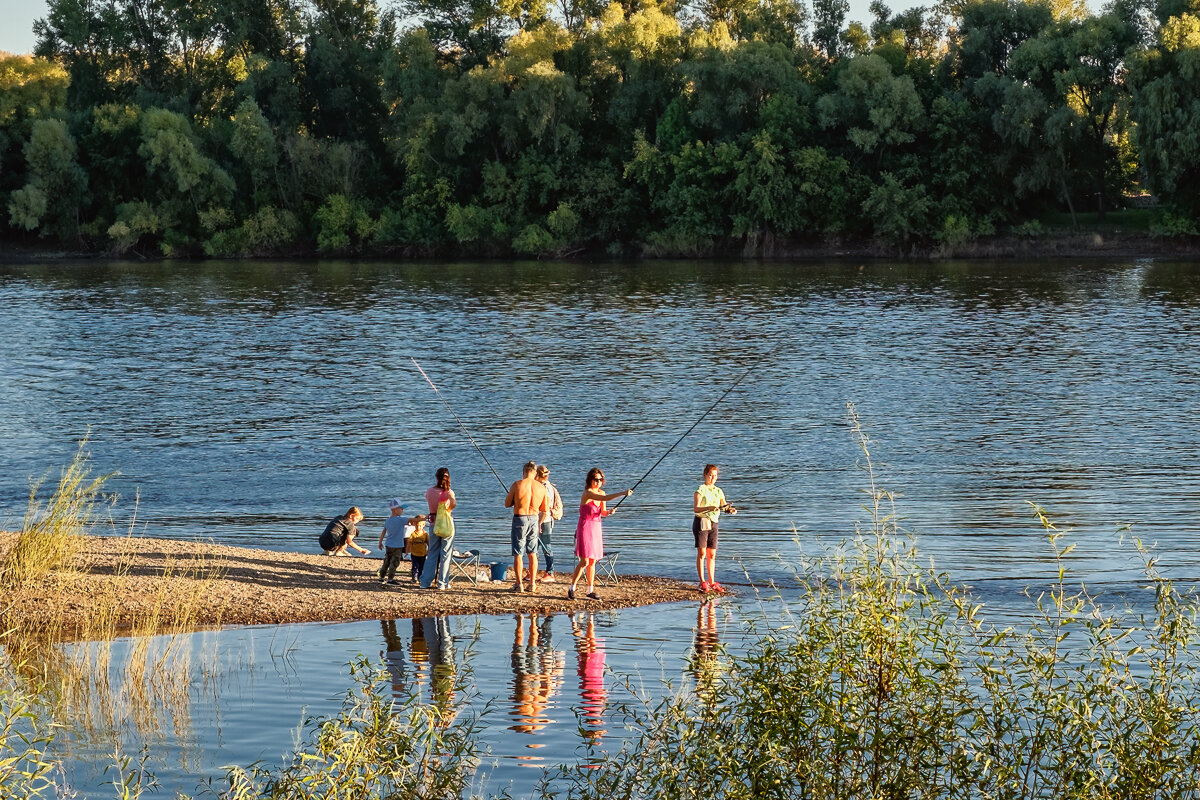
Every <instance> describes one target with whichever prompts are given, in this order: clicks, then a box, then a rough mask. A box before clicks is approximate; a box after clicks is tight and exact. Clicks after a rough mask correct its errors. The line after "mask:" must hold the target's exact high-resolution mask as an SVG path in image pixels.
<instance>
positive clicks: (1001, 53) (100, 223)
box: [0, 0, 1200, 256]
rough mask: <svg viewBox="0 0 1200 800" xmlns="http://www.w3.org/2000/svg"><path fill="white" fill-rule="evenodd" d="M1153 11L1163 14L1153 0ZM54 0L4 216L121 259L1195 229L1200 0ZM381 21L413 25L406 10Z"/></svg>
mask: <svg viewBox="0 0 1200 800" xmlns="http://www.w3.org/2000/svg"><path fill="white" fill-rule="evenodd" d="M1151 5H1153V4H1151ZM1153 11H1154V12H1155V13H1154V14H1149V13H1147V6H1146V5H1145V4H1142V3H1135V2H1129V1H1128V0H1112V2H1111V4H1110V5H1107V6H1105V7H1103V8H1098V9H1096V10H1095V11H1089V10H1087V9H1086V8H1085V7H1084V6H1083V5H1082V4H1080V3H1073V2H1067V0H1018V2H1010V1H1009V0H966V1H965V2H961V3H951V4H939V5H937V6H930V7H921V8H915V9H910V10H907V11H904V12H900V13H893V12H892V11H891V10H890V9H889V8H888V7H887V6H886V5H885V4H884V3H883V2H881V1H880V2H875V3H873V4H872V6H871V14H872V20H871V21H870V23H869V25H864V24H861V23H858V22H848V21H847V19H846V14H847V4H846V3H845V2H842V0H813V2H812V4H811V7H810V6H809V5H806V4H805V3H804V0H728V2H708V1H707V0H706V2H702V3H698V4H690V5H685V4H677V3H675V2H674V0H661V2H660V0H649V1H644V0H614V1H613V2H611V3H607V4H605V3H604V2H601V0H569V2H563V3H559V4H555V5H554V6H553V7H551V5H550V4H548V3H547V2H546V0H523V2H520V3H507V2H503V3H502V2H497V0H403V2H402V3H401V5H400V6H399V8H398V10H397V9H389V10H381V9H380V8H379V7H378V6H377V4H376V2H375V0H318V2H313V3H305V2H300V0H194V2H188V3H183V4H181V3H172V2H165V1H164V0H150V1H149V2H141V0H139V1H138V2H134V1H133V0H114V2H112V3H105V4H101V3H93V2H85V1H81V0H50V2H49V4H48V10H47V16H46V17H45V18H44V19H43V20H41V21H39V22H38V23H37V26H36V28H37V33H38V36H39V44H38V50H37V52H38V57H36V58H30V57H22V56H6V55H3V54H0V237H3V238H7V239H9V240H21V239H23V238H24V239H31V238H33V237H46V238H49V239H51V240H54V241H58V242H63V243H67V244H69V245H72V246H77V247H84V248H88V249H91V250H95V251H98V252H109V253H113V254H124V253H136V254H142V255H199V254H207V255H210V256H253V255H267V254H273V253H307V252H313V251H315V252H320V253H342V254H359V253H399V254H411V255H430V254H440V253H445V254H469V255H502V254H522V255H528V256H561V255H566V254H573V253H577V252H586V251H591V252H598V251H608V252H631V253H632V252H645V253H649V254H663V255H668V254H687V255H691V254H694V255H702V254H711V253H726V252H746V253H769V252H771V251H773V250H775V249H778V248H779V247H780V246H781V244H783V243H799V244H801V245H802V244H803V243H804V242H826V241H829V240H836V239H842V238H847V237H852V238H856V239H873V240H875V241H878V242H880V243H883V244H885V245H887V246H890V247H894V248H900V249H904V248H910V247H912V246H914V245H917V246H922V247H931V246H936V247H939V248H941V249H943V250H945V251H952V250H953V249H954V248H956V247H960V246H962V245H964V244H967V243H969V242H970V241H973V240H974V239H975V238H977V237H979V236H987V235H990V234H992V233H993V232H996V231H1003V230H1007V229H1009V228H1010V227H1019V226H1022V225H1025V224H1028V223H1029V222H1030V221H1032V220H1036V219H1038V218H1039V217H1040V216H1041V215H1043V214H1045V213H1046V212H1047V211H1048V210H1058V209H1062V210H1065V211H1069V212H1070V213H1071V214H1072V215H1074V214H1076V213H1077V212H1080V211H1092V212H1095V211H1098V212H1100V213H1101V214H1103V213H1104V212H1105V211H1107V210H1108V209H1109V208H1114V207H1117V206H1118V205H1119V203H1120V201H1121V197H1122V195H1123V193H1125V192H1126V191H1128V190H1129V189H1130V188H1131V187H1132V186H1134V185H1135V184H1140V185H1141V188H1142V189H1149V190H1151V191H1153V192H1155V193H1157V194H1158V195H1159V197H1160V198H1161V200H1162V201H1164V202H1165V203H1167V204H1168V205H1169V207H1170V209H1171V213H1172V214H1173V216H1172V219H1173V220H1181V221H1182V222H1181V223H1173V224H1172V226H1171V230H1172V231H1174V230H1186V229H1189V227H1188V226H1194V225H1195V222H1196V220H1197V219H1198V218H1200V189H1198V188H1197V187H1198V186H1200V180H1197V179H1196V178H1197V175H1196V174H1195V173H1196V170H1197V166H1196V165H1197V164H1200V134H1197V131H1200V88H1198V87H1200V82H1198V81H1197V80H1196V79H1195V77H1196V74H1197V69H1198V67H1200V15H1198V9H1197V7H1196V2H1195V0H1158V3H1157V5H1156V6H1154V8H1153ZM398 20H404V21H405V23H406V25H407V27H405V28H404V29H403V30H401V29H400V27H399V26H398Z"/></svg>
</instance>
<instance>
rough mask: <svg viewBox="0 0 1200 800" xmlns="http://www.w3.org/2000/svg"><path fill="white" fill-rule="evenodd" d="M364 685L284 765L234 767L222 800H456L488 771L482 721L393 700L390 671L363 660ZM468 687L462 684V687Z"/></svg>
mask: <svg viewBox="0 0 1200 800" xmlns="http://www.w3.org/2000/svg"><path fill="white" fill-rule="evenodd" d="M350 671H351V675H352V676H353V677H354V679H355V681H356V683H357V686H356V687H355V689H353V690H351V691H350V692H349V693H348V694H347V696H346V700H345V702H344V703H343V705H342V709H341V711H340V712H339V713H338V714H335V715H333V716H331V717H328V718H324V719H318V720H315V721H313V722H312V723H311V724H310V730H309V737H308V738H307V739H306V740H305V741H304V742H303V743H302V744H301V745H300V746H299V747H298V748H297V750H296V752H295V754H294V755H293V756H292V757H291V759H290V760H288V761H287V763H285V764H284V765H283V766H281V767H278V768H264V767H261V766H253V767H250V768H247V769H242V768H233V769H230V770H229V771H228V773H227V780H226V785H225V786H224V787H223V788H214V793H216V794H217V795H218V796H219V797H220V798H222V800H267V799H268V798H269V800H285V798H286V799H287V800H300V798H303V799H304V800H375V799H378V800H383V799H384V798H414V799H416V798H420V799H421V800H451V799H452V798H461V797H464V796H466V795H468V794H469V793H470V792H471V790H472V788H473V786H474V780H475V777H476V774H477V770H478V769H479V766H480V754H481V747H480V744H479V739H478V717H477V716H475V715H473V714H472V715H467V716H466V717H465V718H459V719H455V720H454V721H449V722H448V721H447V720H446V718H445V714H444V712H443V710H442V709H441V708H439V706H438V704H437V703H436V702H434V703H425V702H423V701H422V698H420V697H419V696H418V695H416V694H412V695H409V697H408V698H407V699H406V700H402V701H399V702H397V701H394V700H393V699H392V697H391V691H392V686H391V676H390V674H389V673H388V672H387V670H386V669H383V668H381V667H380V666H379V665H374V664H371V663H369V662H368V661H366V660H365V659H360V660H358V661H356V662H355V663H354V664H352V665H351V670H350ZM458 688H459V689H460V690H461V689H462V686H461V684H460V685H459V687H458Z"/></svg>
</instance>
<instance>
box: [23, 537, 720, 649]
mask: <svg viewBox="0 0 1200 800" xmlns="http://www.w3.org/2000/svg"><path fill="white" fill-rule="evenodd" d="M12 536H13V535H12V534H6V535H4V536H3V537H2V538H5V539H9V541H11V537H12ZM8 543H9V542H3V544H0V550H4V549H7V547H5V546H4V545H7V544H8ZM572 560H573V559H572ZM380 564H381V562H380V560H379V558H378V557H377V555H376V554H372V556H366V557H363V556H348V557H337V558H334V557H329V556H325V555H321V554H308V553H281V552H276V551H273V550H257V549H251V548H243V547H233V546H229V545H220V544H213V543H211V542H196V541H182V540H176V539H154V538H144V537H134V538H128V537H95V536H89V537H85V538H84V539H82V541H81V544H80V547H79V548H78V550H77V552H76V554H75V557H74V560H73V562H72V563H71V565H70V568H69V569H67V570H62V571H58V572H55V573H53V574H51V575H50V576H48V577H47V578H45V579H43V580H40V581H37V582H35V583H33V584H31V585H29V586H27V587H24V588H22V589H20V590H18V592H17V593H16V594H11V593H10V595H9V596H8V597H7V598H5V600H6V602H5V603H4V605H6V606H8V608H9V609H10V612H9V613H15V614H17V615H19V616H22V617H26V618H27V619H26V622H35V623H36V621H37V616H38V615H39V613H43V612H41V609H46V610H47V611H46V612H45V613H50V609H53V612H52V613H55V614H59V615H61V620H60V621H61V626H62V628H63V629H76V630H82V629H85V628H86V627H87V624H86V623H87V619H88V616H89V615H92V614H95V613H100V612H98V611H97V609H100V608H103V609H104V611H103V613H106V614H114V613H115V615H116V617H117V622H118V624H119V625H121V626H128V627H130V628H135V627H137V626H138V625H139V623H141V622H142V621H144V620H145V619H146V618H147V616H148V615H153V616H155V617H157V618H162V619H163V620H164V623H165V622H167V621H168V620H169V619H170V618H171V617H172V616H173V606H175V605H186V606H187V609H186V612H184V613H183V616H185V617H186V619H187V620H188V622H189V624H190V625H192V626H194V627H198V628H199V627H210V626H216V625H231V624H247V625H260V624H271V625H278V624H286V623H292V622H315V621H349V620H369V619H395V618H399V617H423V616H440V615H445V614H512V613H518V612H524V613H531V612H541V613H546V612H553V611H569V610H572V609H585V608H591V609H601V608H628V607H632V606H642V605H650V604H653V603H671V602H680V601H684V600H696V599H698V598H699V596H698V594H697V592H696V589H695V585H694V584H689V583H684V582H682V581H677V580H671V579H667V578H656V577H649V576H642V575H622V576H621V578H620V583H619V584H616V585H611V586H603V585H601V586H597V593H598V594H599V595H600V600H598V601H596V600H586V599H582V593H583V592H582V588H583V587H582V585H581V591H580V599H577V600H574V601H571V600H568V599H567V596H566V593H567V586H568V585H569V579H570V574H569V573H556V574H555V578H556V579H557V582H555V583H541V584H539V586H538V593H537V594H529V593H528V592H526V593H522V594H517V593H514V592H512V591H511V590H512V588H513V585H514V581H513V580H512V573H513V570H512V565H511V562H509V569H508V579H507V580H505V581H500V582H483V581H481V582H480V583H479V584H478V585H474V586H473V585H472V584H471V583H470V581H469V580H467V579H465V578H464V577H461V576H460V577H456V578H454V579H453V580H452V582H451V586H450V588H449V589H446V590H442V591H439V590H435V589H420V588H418V587H417V585H416V584H415V583H411V582H409V580H408V570H409V566H410V565H409V564H408V562H404V563H403V564H402V565H401V571H400V572H398V574H397V577H398V578H400V579H401V580H402V582H403V585H401V586H381V585H380V582H379V576H378V574H377V573H378V570H379V567H380ZM484 571H486V566H485V570H484ZM401 573H403V574H401ZM114 599H117V600H119V602H117V603H113V602H112V601H113V600H114ZM114 608H115V609H116V610H115V612H114V610H113V609H114Z"/></svg>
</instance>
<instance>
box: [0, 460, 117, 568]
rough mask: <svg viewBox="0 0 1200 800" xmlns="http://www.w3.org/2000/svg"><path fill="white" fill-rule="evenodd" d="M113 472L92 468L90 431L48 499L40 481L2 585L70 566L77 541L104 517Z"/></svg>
mask: <svg viewBox="0 0 1200 800" xmlns="http://www.w3.org/2000/svg"><path fill="white" fill-rule="evenodd" d="M113 474H115V473H111V474H106V475H93V474H92V471H91V467H90V465H89V454H88V451H87V438H86V437H85V438H84V439H83V440H82V441H81V442H80V443H79V447H78V449H77V450H76V451H75V456H74V457H73V458H72V459H71V462H70V463H69V464H67V466H65V467H63V469H62V471H61V473H60V474H59V478H58V485H57V486H56V487H55V490H54V492H53V493H52V494H51V495H50V499H49V500H47V501H46V502H44V503H43V502H42V501H41V500H39V499H38V491H39V490H40V488H41V485H42V483H43V481H37V482H35V483H34V484H33V486H31V487H30V490H29V505H28V507H27V510H26V512H25V518H24V520H23V521H22V523H21V530H20V532H19V533H18V534H17V537H16V540H15V541H14V542H13V544H12V547H10V548H9V550H8V552H7V553H6V554H5V556H4V559H3V561H2V562H0V586H3V587H5V588H8V589H12V588H14V587H19V586H22V585H24V584H27V583H29V582H30V581H33V580H37V579H38V578H41V577H43V576H45V575H46V574H48V573H49V572H51V571H53V570H56V569H59V568H61V567H63V566H66V564H67V563H68V562H69V561H70V559H71V557H72V555H73V554H74V552H75V550H76V547H75V545H76V544H77V543H78V542H79V540H80V539H81V538H82V537H84V536H86V535H87V534H88V533H89V532H90V531H91V530H92V528H93V527H94V526H95V525H96V524H97V523H98V522H100V520H101V516H100V513H99V508H100V507H101V506H102V505H104V504H105V503H106V502H111V500H112V498H106V497H105V496H104V495H103V494H102V492H101V490H102V489H103V487H104V484H105V482H107V481H108V479H109V478H111V477H112V476H113Z"/></svg>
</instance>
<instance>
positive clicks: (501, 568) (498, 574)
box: [492, 564, 508, 581]
mask: <svg viewBox="0 0 1200 800" xmlns="http://www.w3.org/2000/svg"><path fill="white" fill-rule="evenodd" d="M507 577H508V564H492V580H494V581H502V580H504V579H506V578H507Z"/></svg>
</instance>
